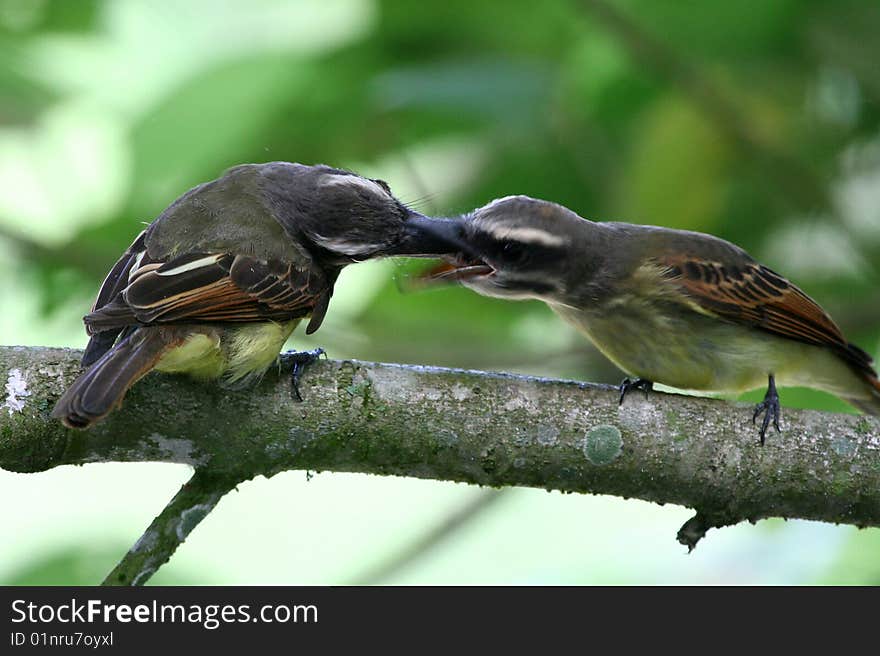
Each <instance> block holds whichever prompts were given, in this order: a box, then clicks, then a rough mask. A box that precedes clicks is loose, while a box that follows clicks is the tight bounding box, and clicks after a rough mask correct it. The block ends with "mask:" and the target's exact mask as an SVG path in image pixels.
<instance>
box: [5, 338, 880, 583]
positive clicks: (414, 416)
mask: <svg viewBox="0 0 880 656" xmlns="http://www.w3.org/2000/svg"><path fill="white" fill-rule="evenodd" d="M79 358H80V353H79V352H77V351H72V350H67V349H40V348H25V347H0V376H4V379H5V392H4V394H5V397H4V399H3V408H2V409H0V466H2V467H3V468H5V469H8V470H12V471H19V472H39V471H45V470H47V469H50V468H52V467H57V466H59V465H65V464H82V463H86V462H109V461H122V462H135V461H137V462H143V461H151V462H154V461H160V462H176V463H186V464H189V465H192V466H194V467H195V468H196V470H197V474H196V475H195V477H194V479H193V481H192V482H191V483H189V484H187V486H185V487H184V488H183V490H181V492H180V493H179V494H178V496H177V497H175V499H174V500H173V501H172V502H171V505H170V506H169V507H168V508H166V510H165V511H163V513H162V514H161V515H160V516H159V517H158V518H157V520H156V521H155V522H154V523H153V525H152V526H151V527H150V528H149V529H148V530H147V532H146V533H145V535H144V538H142V539H141V541H140V544H139V546H135V547H134V548H133V549H132V550H131V552H130V553H129V555H128V556H126V559H125V560H123V562H122V563H121V564H120V566H119V567H117V569H116V570H115V571H114V573H113V574H111V575H110V577H108V579H109V581H108V582H111V583H112V582H115V581H116V582H129V581H131V582H132V583H137V584H140V583H143V582H145V581H146V580H147V578H148V577H149V575H150V573H151V572H150V570H151V569H153V568H154V567H158V566H159V565H161V564H162V562H164V560H165V559H167V557H168V556H169V555H170V554H171V553H172V552H173V550H174V548H175V547H176V546H177V545H178V544H179V543H180V541H181V540H182V539H183V538H184V537H185V536H186V533H187V532H188V531H189V530H190V529H191V528H192V527H193V526H194V525H195V523H197V521H198V520H200V519H201V518H202V517H203V516H204V514H205V513H206V512H207V511H208V510H210V508H211V507H213V505H214V504H215V503H216V501H217V499H218V498H219V496H220V495H222V493H223V492H224V491H225V490H228V489H230V488H231V487H232V486H233V485H234V484H235V483H236V482H238V481H244V480H248V479H250V478H253V477H254V476H257V475H261V474H262V475H265V476H272V475H273V474H275V473H277V472H280V471H285V470H289V469H300V470H316V471H340V472H364V473H372V474H383V475H399V476H414V477H419V478H431V479H437V480H447V481H462V482H468V483H474V484H478V485H486V486H491V487H507V486H526V487H538V488H545V489H555V490H563V491H568V492H589V493H598V494H612V495H617V496H621V497H624V498H629V497H637V498H640V499H645V500H648V501H654V502H657V503H675V504H679V505H683V506H688V507H691V508H694V509H695V510H696V511H697V515H696V517H695V518H694V519H693V520H691V521H689V522H688V523H687V524H686V525H685V527H683V529H682V531H681V532H680V533H679V539H680V540H681V541H682V542H683V543H684V544H686V545H687V546H688V547H690V548H693V546H694V545H695V544H696V543H697V541H698V540H699V539H700V538H701V537H702V535H703V534H705V532H706V531H707V530H708V529H710V528H713V527H721V526H726V525H731V524H735V523H737V522H740V521H743V520H749V521H756V520H758V519H762V518H766V517H789V518H804V519H813V520H820V521H826V522H836V523H845V524H854V525H856V526H880V419H878V418H876V417H863V416H858V415H840V414H831V413H821V412H814V411H808V410H793V409H786V410H785V414H784V417H783V433H781V434H778V435H777V434H775V433H774V434H771V435H770V436H769V439H768V444H767V446H765V447H761V446H760V445H759V444H758V439H757V431H756V429H755V428H754V426H752V423H751V415H752V413H751V407H750V406H747V405H744V404H730V403H726V402H723V401H717V400H712V399H704V398H696V397H688V396H679V395H670V394H660V393H654V394H652V395H651V396H650V398H649V399H647V400H646V399H645V398H644V396H642V395H639V394H634V395H631V397H629V398H627V400H626V403H624V405H623V406H621V407H619V406H618V405H617V391H616V389H615V388H613V387H610V386H598V385H591V384H587V383H575V382H570V381H559V380H549V379H540V378H531V377H525V376H513V375H505V374H491V373H485V372H479V371H464V370H453V369H440V368H434V367H420V366H405V365H393V364H376V363H368V362H357V361H333V360H331V361H321V362H319V363H317V364H315V365H313V366H312V367H311V368H310V369H309V370H308V371H307V372H306V375H305V377H304V379H303V381H302V383H301V389H302V392H303V396H304V398H305V402H304V403H296V402H294V401H292V400H291V398H290V387H289V382H288V377H287V371H286V370H289V365H288V364H287V363H283V364H282V367H281V371H280V372H270V373H269V374H268V375H267V376H266V378H265V379H264V380H263V382H262V383H261V384H260V385H259V386H258V387H257V388H255V389H253V390H249V391H244V392H230V391H226V390H223V389H220V388H219V387H217V386H215V385H207V384H198V383H194V382H191V381H189V380H187V379H184V378H179V377H174V376H163V375H161V374H155V375H154V374H151V375H149V376H148V377H146V378H145V379H144V380H143V381H141V382H140V383H138V384H137V385H136V386H135V387H134V389H133V390H132V391H131V393H130V394H129V397H128V399H127V400H126V404H125V407H124V408H123V409H121V410H120V411H118V412H116V413H114V414H113V415H111V416H110V417H109V418H108V419H107V420H106V421H104V422H103V423H101V424H98V425H97V426H96V427H95V428H94V429H92V430H89V431H85V432H77V431H71V430H67V429H64V428H63V427H62V426H61V425H60V424H59V423H58V422H57V421H53V420H50V419H49V418H48V415H49V412H50V411H51V409H52V406H53V405H54V403H55V401H56V399H57V398H58V397H59V396H60V395H61V393H62V391H63V390H64V389H65V388H66V386H67V385H69V384H70V382H71V381H72V380H73V378H74V376H75V375H76V373H77V372H78V370H79V365H78V362H79ZM783 399H784V396H783ZM120 575H121V576H122V578H121V579H120V578H119V576H120Z"/></svg>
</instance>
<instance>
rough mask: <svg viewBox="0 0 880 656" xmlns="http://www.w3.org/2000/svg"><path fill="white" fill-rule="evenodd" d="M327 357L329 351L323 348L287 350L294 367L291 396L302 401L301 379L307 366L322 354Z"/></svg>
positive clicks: (291, 378)
mask: <svg viewBox="0 0 880 656" xmlns="http://www.w3.org/2000/svg"><path fill="white" fill-rule="evenodd" d="M322 355H323V356H324V357H325V358H326V357H327V353H326V352H325V351H324V349H322V348H320V347H319V348H316V349H312V350H311V351H286V352H285V353H284V357H285V359H287V360H289V361H290V362H291V363H292V364H293V367H292V368H291V370H290V397H291V398H292V399H295V400H297V401H299V402H300V403H301V402H302V400H303V398H302V394H300V393H299V381H300V378H301V377H302V374H303V372H304V371H305V369H306V367H308V366H309V365H310V364H312V363H313V362H315V361H317V360H318V359H319V358H320V357H321V356H322Z"/></svg>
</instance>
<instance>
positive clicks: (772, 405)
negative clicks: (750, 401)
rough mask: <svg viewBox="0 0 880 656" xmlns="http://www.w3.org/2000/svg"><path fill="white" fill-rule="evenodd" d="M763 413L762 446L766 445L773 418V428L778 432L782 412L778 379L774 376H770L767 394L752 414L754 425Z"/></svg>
mask: <svg viewBox="0 0 880 656" xmlns="http://www.w3.org/2000/svg"><path fill="white" fill-rule="evenodd" d="M761 413H764V419H763V420H762V421H761V430H760V432H759V434H760V436H761V446H764V440H765V437H766V435H767V428H768V427H769V426H770V421H771V419H772V420H773V428H775V429H776V432H777V433H778V432H779V418H780V416H781V414H782V408H781V407H780V405H779V394H778V393H777V392H776V381H774V380H773V377H772V376H771V377H770V384H769V386H768V387H767V394H766V395H764V400H763V401H761V402H760V403H759V404H758V405H756V406H755V413H754V414H753V415H752V424H753V425H754V424H756V423H757V421H758V417H759V416H760V415H761Z"/></svg>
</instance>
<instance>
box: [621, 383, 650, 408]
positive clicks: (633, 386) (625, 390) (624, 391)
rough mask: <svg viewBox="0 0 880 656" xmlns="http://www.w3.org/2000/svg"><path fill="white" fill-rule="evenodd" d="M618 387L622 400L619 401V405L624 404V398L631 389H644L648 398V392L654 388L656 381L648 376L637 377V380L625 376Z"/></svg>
mask: <svg viewBox="0 0 880 656" xmlns="http://www.w3.org/2000/svg"><path fill="white" fill-rule="evenodd" d="M618 389H619V390H620V400H619V401H618V402H617V405H623V399H625V398H626V395H627V394H628V393H629V392H630V390H634V389H640V390H644V392H645V398H646V399H647V398H648V392H650V391H651V390H653V389H654V383H653V382H652V381H650V380H648V379H646V378H636V379H635V380H631V379H629V378H624V379H623V382H622V383H621V384H620V387H619V388H618Z"/></svg>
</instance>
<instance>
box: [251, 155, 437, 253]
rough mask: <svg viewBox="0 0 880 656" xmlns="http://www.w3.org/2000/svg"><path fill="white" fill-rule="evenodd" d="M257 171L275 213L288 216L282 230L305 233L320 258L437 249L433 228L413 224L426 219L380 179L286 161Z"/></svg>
mask: <svg viewBox="0 0 880 656" xmlns="http://www.w3.org/2000/svg"><path fill="white" fill-rule="evenodd" d="M262 175H263V177H264V179H265V180H266V181H267V183H266V187H267V189H268V190H269V191H270V198H273V199H274V200H275V201H276V202H278V204H279V207H280V208H281V211H280V212H278V214H280V215H282V216H285V217H287V219H288V220H287V221H286V222H285V229H287V230H288V232H289V233H296V234H299V235H302V236H304V237H306V241H307V242H310V243H312V244H314V245H315V246H316V247H317V248H318V249H319V250H320V251H321V254H322V255H323V256H324V257H325V258H329V259H331V260H335V261H337V262H338V263H339V264H346V263H349V262H355V261H360V260H366V259H370V258H373V257H387V256H392V255H407V256H411V257H418V256H434V255H436V254H437V253H438V248H440V246H439V244H437V243H436V241H435V239H434V237H433V235H432V233H430V232H429V231H424V230H419V229H417V228H414V227H413V226H414V224H418V223H421V222H430V221H431V220H430V219H428V218H427V217H425V216H423V215H422V214H419V213H418V212H416V211H415V210H412V209H410V208H408V207H407V206H406V205H404V204H403V203H402V202H401V201H400V200H398V199H397V198H396V197H395V196H394V195H393V194H392V193H391V189H390V187H389V186H388V184H387V183H386V182H385V181H383V180H377V179H373V178H366V177H363V176H360V175H358V174H356V173H352V172H351V171H345V170H343V169H336V168H332V167H330V166H324V165H317V166H306V165H303V164H291V163H288V162H273V163H272V164H271V165H264V168H263V170H262Z"/></svg>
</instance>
